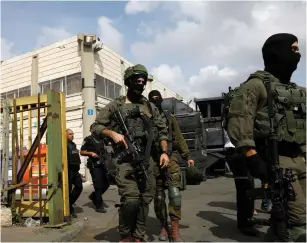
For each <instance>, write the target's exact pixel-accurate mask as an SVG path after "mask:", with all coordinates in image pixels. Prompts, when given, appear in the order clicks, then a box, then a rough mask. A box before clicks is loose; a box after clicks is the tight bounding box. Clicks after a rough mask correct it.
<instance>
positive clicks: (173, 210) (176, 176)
mask: <svg viewBox="0 0 307 243" xmlns="http://www.w3.org/2000/svg"><path fill="white" fill-rule="evenodd" d="M161 115H162V117H163V119H164V122H165V124H168V128H169V133H170V132H171V133H172V141H171V142H172V154H171V156H170V162H169V165H168V167H167V169H160V167H159V164H158V161H159V160H158V158H159V157H158V156H157V155H159V153H158V152H157V154H156V155H155V156H153V158H154V160H155V161H156V169H155V171H156V194H155V199H154V209H155V214H156V217H157V218H158V219H159V220H160V222H161V226H162V229H161V232H160V236H159V239H160V240H166V235H167V232H166V229H165V223H166V222H167V209H166V203H165V199H166V198H165V189H167V190H168V197H169V205H168V212H169V217H170V219H171V226H172V227H171V237H172V239H173V241H182V240H181V238H180V235H179V220H180V219H181V193H180V189H182V188H181V172H180V165H179V164H180V159H181V158H180V156H181V157H182V158H183V159H185V160H187V161H188V160H190V159H191V156H190V153H189V149H188V146H187V144H186V141H185V139H184V137H183V136H182V134H181V131H180V128H179V126H178V123H177V121H176V118H175V117H174V116H173V115H170V116H169V119H168V120H167V118H166V116H165V114H164V113H162V114H161Z"/></svg>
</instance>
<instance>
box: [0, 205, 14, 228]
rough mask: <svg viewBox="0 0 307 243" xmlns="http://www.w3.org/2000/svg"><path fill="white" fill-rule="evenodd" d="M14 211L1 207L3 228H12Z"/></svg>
mask: <svg viewBox="0 0 307 243" xmlns="http://www.w3.org/2000/svg"><path fill="white" fill-rule="evenodd" d="M12 224H13V222H12V211H11V209H10V208H7V207H1V226H12Z"/></svg>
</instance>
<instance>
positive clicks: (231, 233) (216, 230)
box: [197, 211, 263, 242]
mask: <svg viewBox="0 0 307 243" xmlns="http://www.w3.org/2000/svg"><path fill="white" fill-rule="evenodd" d="M225 215H227V214H221V213H220V212H215V211H200V212H199V213H197V216H198V217H200V218H202V219H204V220H207V221H210V222H212V223H213V224H215V226H212V227H210V228H208V230H209V231H211V233H212V234H213V235H214V236H216V237H218V238H220V239H225V241H227V239H231V240H234V241H238V242H259V241H261V239H263V233H261V236H260V237H249V236H245V235H243V234H242V233H241V232H240V231H239V230H238V229H237V221H236V220H233V219H231V218H228V217H227V216H225Z"/></svg>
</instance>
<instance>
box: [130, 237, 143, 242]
mask: <svg viewBox="0 0 307 243" xmlns="http://www.w3.org/2000/svg"><path fill="white" fill-rule="evenodd" d="M131 242H144V241H143V240H141V239H139V238H136V237H133V238H132V241H131Z"/></svg>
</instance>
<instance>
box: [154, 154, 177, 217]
mask: <svg viewBox="0 0 307 243" xmlns="http://www.w3.org/2000/svg"><path fill="white" fill-rule="evenodd" d="M178 156H180V155H179V154H178V153H176V152H174V153H172V155H171V157H170V162H169V164H168V167H167V168H165V169H161V168H160V166H159V161H158V160H157V161H156V164H155V165H156V168H155V176H156V193H155V197H154V209H155V214H156V217H157V218H158V219H159V220H160V221H161V222H166V220H167V208H166V195H165V189H167V190H168V198H169V204H168V212H169V213H168V215H169V216H170V218H171V220H176V219H177V220H178V219H179V220H180V219H181V194H180V186H181V174H180V166H179V158H178Z"/></svg>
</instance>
